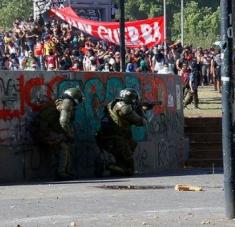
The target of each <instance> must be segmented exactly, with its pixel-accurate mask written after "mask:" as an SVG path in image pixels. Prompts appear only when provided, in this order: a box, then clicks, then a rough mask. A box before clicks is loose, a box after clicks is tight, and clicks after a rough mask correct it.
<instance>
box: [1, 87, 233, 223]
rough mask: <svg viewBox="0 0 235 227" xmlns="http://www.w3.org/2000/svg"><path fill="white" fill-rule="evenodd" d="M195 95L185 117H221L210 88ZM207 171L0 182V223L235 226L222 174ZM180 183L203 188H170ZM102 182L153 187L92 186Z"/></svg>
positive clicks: (190, 170) (215, 96) (203, 89)
mask: <svg viewBox="0 0 235 227" xmlns="http://www.w3.org/2000/svg"><path fill="white" fill-rule="evenodd" d="M199 99H200V105H199V107H200V109H199V110H195V109H193V108H192V106H189V108H188V109H185V110H184V113H185V116H187V117H202V116H221V95H220V94H219V93H218V92H215V91H213V87H211V86H209V87H201V88H199ZM212 172H213V171H212V170H193V169H185V170H181V171H179V170H178V171H171V172H169V171H168V172H161V173H159V175H158V176H151V177H149V176H148V177H147V176H146V177H142V178H138V177H136V178H122V179H100V180H97V179H96V180H80V181H76V182H44V183H35V184H29V185H11V186H9V185H8V186H0V227H16V226H18V227H34V226H35V227H41V226H43V227H45V226H46V227H50V226H56V227H66V226H84V227H106V226H114V227H116V226H121V227H132V226H133V227H138V226H154V227H155V226H156V227H158V226H159V227H162V226H163V227H164V226H169V227H174V226H185V227H189V226H190V227H196V226H217V227H226V226H235V220H227V219H226V218H225V215H224V192H223V174H222V172H221V171H217V172H215V173H214V174H213V173H212ZM184 183H186V184H192V185H196V186H202V187H203V189H204V191H203V192H178V191H175V190H174V186H175V185H176V184H184ZM104 185H105V186H113V185H114V186H115V185H116V186H117V185H120V186H129V187H130V186H133V185H134V186H149V185H150V186H151V185H152V186H157V189H148V190H124V189H122V190H121V189H102V188H97V186H104ZM72 222H74V223H75V224H76V225H71V223H72Z"/></svg>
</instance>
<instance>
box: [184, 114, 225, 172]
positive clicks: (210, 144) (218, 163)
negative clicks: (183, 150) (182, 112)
mask: <svg viewBox="0 0 235 227" xmlns="http://www.w3.org/2000/svg"><path fill="white" fill-rule="evenodd" d="M184 122H185V126H184V133H185V137H188V138H189V158H188V160H187V161H186V166H188V167H202V168H208V167H209V168H210V167H212V168H213V167H222V166H223V160H222V119H221V117H200V118H196V117H195V118H185V120H184Z"/></svg>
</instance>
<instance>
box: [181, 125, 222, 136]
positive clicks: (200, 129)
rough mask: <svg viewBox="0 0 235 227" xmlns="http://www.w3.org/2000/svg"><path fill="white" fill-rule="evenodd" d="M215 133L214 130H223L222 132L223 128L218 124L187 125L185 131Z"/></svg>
mask: <svg viewBox="0 0 235 227" xmlns="http://www.w3.org/2000/svg"><path fill="white" fill-rule="evenodd" d="M192 132H194V133H201V132H203V133H206V132H207V133H208V134H209V133H213V132H221V133H222V128H221V127H219V126H218V125H213V126H209V127H207V126H206V125H202V126H188V125H185V126H184V133H185V134H190V133H192Z"/></svg>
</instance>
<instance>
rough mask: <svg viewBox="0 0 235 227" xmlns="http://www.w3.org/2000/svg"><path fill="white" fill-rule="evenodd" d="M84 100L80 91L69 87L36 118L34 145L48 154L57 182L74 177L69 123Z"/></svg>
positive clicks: (72, 148) (71, 131) (73, 134)
mask: <svg viewBox="0 0 235 227" xmlns="http://www.w3.org/2000/svg"><path fill="white" fill-rule="evenodd" d="M83 99H84V98H83V95H82V92H81V91H80V89H79V88H69V89H67V90H65V91H64V93H63V95H62V97H61V98H59V99H57V100H56V101H55V102H54V101H53V102H50V103H48V104H47V105H46V106H45V108H43V110H42V111H41V112H40V113H39V116H38V121H39V123H38V126H37V128H38V131H37V133H36V137H37V142H38V144H39V146H40V147H41V148H43V149H45V150H46V151H49V152H50V153H51V155H52V159H53V162H54V164H55V169H56V179H57V180H69V179H73V178H74V175H73V173H72V169H73V168H72V164H71V163H72V156H73V153H74V142H75V132H74V128H73V126H72V121H73V120H74V115H75V108H76V106H77V105H78V104H79V103H81V102H82V101H83Z"/></svg>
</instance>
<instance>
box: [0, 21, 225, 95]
mask: <svg viewBox="0 0 235 227" xmlns="http://www.w3.org/2000/svg"><path fill="white" fill-rule="evenodd" d="M195 60H196V61H197V65H198V75H199V76H198V84H199V85H208V84H214V85H215V89H216V90H218V91H220V87H221V79H220V67H221V57H220V50H219V48H211V49H206V50H203V49H202V48H193V47H192V46H184V47H183V46H182V45H181V43H180V42H179V41H177V42H175V43H173V44H172V45H168V47H167V50H164V48H163V46H159V45H156V46H154V47H152V48H146V47H140V48H132V49H129V48H126V72H145V73H146V72H158V73H166V72H168V71H169V70H170V71H174V72H175V73H176V74H178V75H179V76H181V78H182V81H183V83H185V82H187V80H188V78H189V72H190V71H191V69H190V65H191V64H192V62H193V61H195ZM0 69H2V70H49V71H50V70H74V71H101V72H110V71H114V72H119V71H120V52H119V47H118V46H115V45H113V44H110V43H107V42H104V41H102V40H97V39H94V38H93V37H90V36H88V35H86V34H84V33H82V32H80V31H79V30H77V29H73V28H72V27H71V26H70V25H68V24H66V23H64V22H62V21H59V20H55V19H53V20H50V21H46V22H45V21H44V20H43V19H42V18H39V19H38V20H34V19H33V17H30V18H29V19H28V20H27V21H23V20H20V19H18V20H16V21H15V22H14V24H13V27H12V29H11V30H10V31H5V32H0Z"/></svg>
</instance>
